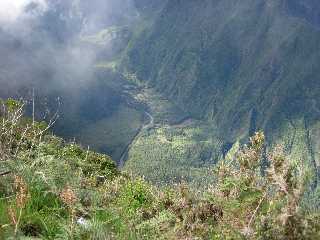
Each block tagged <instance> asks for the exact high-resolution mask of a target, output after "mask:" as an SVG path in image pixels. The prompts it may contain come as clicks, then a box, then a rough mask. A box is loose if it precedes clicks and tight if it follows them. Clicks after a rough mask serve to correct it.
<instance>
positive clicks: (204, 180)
mask: <svg viewBox="0 0 320 240" xmlns="http://www.w3.org/2000/svg"><path fill="white" fill-rule="evenodd" d="M187 121H188V120H187ZM214 133H215V130H214V129H213V128H212V127H210V126H209V125H206V124H204V123H201V122H199V121H193V122H190V123H189V124H186V125H184V124H183V123H182V124H178V125H161V126H158V127H156V128H154V129H151V130H147V131H144V132H143V134H141V135H140V136H139V137H138V138H137V139H136V140H135V141H134V143H133V144H132V146H131V149H130V151H129V154H128V160H127V162H126V165H125V169H126V170H127V171H131V172H132V173H134V174H137V175H139V176H145V178H146V179H147V180H149V181H151V182H153V183H154V184H158V185H164V184H168V183H170V184H171V183H175V182H181V180H184V181H186V182H188V183H192V184H194V185H205V186H207V185H208V181H209V182H210V179H212V175H211V174H210V169H211V168H212V166H213V165H214V164H215V163H216V162H217V161H218V159H219V158H220V157H221V156H220V151H219V150H220V148H221V146H220V144H221V143H219V142H215V136H214ZM217 149H218V150H217Z"/></svg>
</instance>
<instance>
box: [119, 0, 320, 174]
mask: <svg viewBox="0 0 320 240" xmlns="http://www.w3.org/2000/svg"><path fill="white" fill-rule="evenodd" d="M318 19H319V4H318V3H317V2H316V1H299V0H295V1H283V0H276V1H264V0H242V1H237V0H224V1H219V0H215V1H211V0H203V1H196V0H190V1H187V2H186V1H179V0H173V1H169V2H168V3H167V5H166V6H165V8H164V9H163V11H162V12H161V13H160V14H159V15H158V17H157V18H156V20H155V22H154V24H153V25H152V26H151V27H150V28H148V29H146V30H145V31H144V32H143V33H142V34H140V35H139V37H138V38H137V39H136V40H135V44H134V45H133V46H132V47H131V48H130V49H129V50H128V57H127V59H126V61H125V65H126V67H127V70H128V71H130V72H133V73H135V74H136V75H137V78H138V79H140V80H142V81H143V82H145V83H147V84H148V85H149V86H151V87H153V88H155V89H156V90H157V91H158V92H160V93H161V94H163V95H164V96H166V97H168V98H169V99H170V100H172V101H173V102H174V103H176V104H177V105H178V106H179V107H181V108H182V109H183V110H185V111H186V112H189V113H190V114H191V115H192V116H193V117H194V118H198V119H199V118H200V119H206V120H208V121H210V122H211V123H212V124H213V125H215V126H217V128H218V129H219V131H220V133H219V138H221V139H222V140H223V141H224V142H225V143H234V142H235V141H236V140H237V139H239V138H240V139H243V138H245V137H246V136H247V135H250V134H252V133H253V132H254V131H256V130H257V129H263V130H265V131H266V133H267V134H268V136H267V139H268V141H269V142H270V143H275V142H277V141H284V142H285V143H286V144H287V145H288V150H289V151H291V153H292V154H295V155H296V156H298V157H300V156H302V155H305V154H307V155H308V156H309V160H308V162H309V163H310V164H312V166H313V167H315V168H318V166H319V156H316V154H315V153H316V152H317V151H316V149H315V147H316V146H317V141H318V140H317V137H318V136H319V131H317V130H316V129H317V126H318V123H319V121H318V120H319V119H320V97H319V94H318V93H319V90H320V82H319V80H318V76H319V74H320V68H319V63H320V52H319V51H318V50H319V42H320V41H319V40H320V31H319V29H318V26H319V20H318ZM289 132H290V133H289ZM289 143H291V144H289Z"/></svg>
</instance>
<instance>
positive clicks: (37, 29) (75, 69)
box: [0, 0, 139, 138]
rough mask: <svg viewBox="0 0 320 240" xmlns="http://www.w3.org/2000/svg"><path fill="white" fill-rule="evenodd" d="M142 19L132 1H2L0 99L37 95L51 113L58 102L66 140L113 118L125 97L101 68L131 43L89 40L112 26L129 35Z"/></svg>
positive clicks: (59, 126)
mask: <svg viewBox="0 0 320 240" xmlns="http://www.w3.org/2000/svg"><path fill="white" fill-rule="evenodd" d="M138 18H139V14H138V11H137V9H136V7H135V4H134V1H133V0H91V1H88V0H14V1H13V0H1V1H0V85H1V87H0V98H8V97H14V98H20V97H23V98H26V99H30V97H31V94H32V92H33V91H34V92H35V94H36V107H37V108H38V109H39V111H43V109H44V107H43V106H44V105H45V107H46V108H48V109H49V110H50V111H52V112H55V110H56V107H57V106H56V105H57V104H56V99H57V98H59V99H60V100H61V105H62V106H60V110H59V111H60V119H59V120H58V122H57V124H56V127H55V130H56V132H57V133H58V134H60V135H63V136H64V137H67V138H69V137H70V138H72V137H73V136H74V135H75V134H76V133H77V132H79V128H83V127H84V126H85V125H87V124H89V123H92V122H94V121H98V120H99V119H102V118H105V117H108V116H110V115H112V112H113V111H116V108H117V106H118V105H119V104H121V101H122V100H121V96H120V94H119V93H118V92H117V90H116V89H113V88H112V87H110V85H112V84H109V85H108V84H107V83H108V82H110V81H113V80H112V79H113V78H114V76H112V75H111V74H110V73H108V72H106V70H103V71H101V70H98V69H97V68H96V65H97V63H99V62H105V61H111V60H113V58H114V57H116V55H117V54H118V53H119V49H121V45H123V46H125V45H126V42H125V41H127V40H128V39H124V40H123V39H111V40H110V39H102V41H104V42H103V43H99V44H96V43H94V42H90V41H84V39H87V38H90V37H92V36H95V35H97V34H98V33H99V32H100V31H101V30H104V29H107V28H109V27H120V28H121V27H125V28H126V29H128V32H130V26H132V25H133V24H134V22H135V21H137V20H138ZM123 41H124V43H123ZM45 111H47V110H45ZM46 116H47V115H46Z"/></svg>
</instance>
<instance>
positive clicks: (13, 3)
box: [0, 0, 46, 23]
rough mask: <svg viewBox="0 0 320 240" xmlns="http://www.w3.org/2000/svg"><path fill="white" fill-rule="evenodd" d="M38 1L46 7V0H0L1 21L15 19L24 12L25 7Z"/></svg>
mask: <svg viewBox="0 0 320 240" xmlns="http://www.w3.org/2000/svg"><path fill="white" fill-rule="evenodd" d="M31 2H36V3H39V4H41V5H40V6H42V7H45V5H46V4H45V1H44V0H0V22H2V23H6V22H12V21H15V20H16V19H17V18H18V17H19V16H20V15H21V14H22V13H23V9H24V7H25V6H26V5H27V4H29V3H31Z"/></svg>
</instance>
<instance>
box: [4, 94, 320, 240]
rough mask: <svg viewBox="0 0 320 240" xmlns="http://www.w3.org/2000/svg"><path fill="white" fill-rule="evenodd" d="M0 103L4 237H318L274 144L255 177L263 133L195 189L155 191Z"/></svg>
mask: <svg viewBox="0 0 320 240" xmlns="http://www.w3.org/2000/svg"><path fill="white" fill-rule="evenodd" d="M2 106H3V108H2V109H1V115H0V116H1V122H2V125H1V131H0V134H1V139H0V140H1V141H0V147H1V148H0V149H1V155H0V156H1V161H0V178H1V181H0V214H1V217H0V238H1V239H98V240H99V239H101V240H105V239H123V240H125V239H279V240H281V239H292V240H295V239H297V240H298V239H310V240H311V239H318V238H319V237H320V229H319V226H320V225H319V223H320V212H319V208H317V207H316V205H312V204H310V203H309V204H307V205H306V199H307V197H310V195H308V194H307V193H308V186H309V179H310V177H309V175H308V171H306V170H305V168H304V166H301V165H300V164H297V163H295V162H294V161H292V160H290V159H288V158H287V157H286V156H285V153H284V151H283V148H282V147H280V146H278V147H276V148H274V149H273V150H272V151H270V152H269V153H268V154H267V159H268V162H269V167H267V168H266V169H265V170H262V168H261V167H260V166H262V165H261V161H262V160H263V158H264V157H263V155H264V154H263V152H264V151H263V150H264V146H265V145H264V135H263V134H262V133H256V134H255V135H254V136H253V137H252V138H251V139H250V142H249V144H248V145H247V146H243V147H241V148H240V150H239V151H238V152H237V154H234V155H233V157H232V156H229V158H228V160H223V161H220V162H219V164H217V165H216V167H214V166H213V165H212V172H213V173H214V174H213V175H212V177H211V176H210V177H211V178H212V180H213V181H212V182H213V183H212V184H208V186H206V187H205V188H202V190H194V189H192V188H191V187H189V186H188V185H187V184H186V183H183V182H182V183H180V184H178V185H173V186H170V187H165V188H158V187H154V186H152V185H150V184H149V183H148V182H147V181H146V180H144V179H141V178H137V177H132V176H128V175H127V174H125V173H121V172H119V171H118V170H117V169H116V167H115V164H114V163H113V161H112V160H111V159H110V158H109V157H108V156H106V155H102V154H97V153H94V152H91V151H88V150H85V149H82V148H81V147H80V146H78V145H75V144H72V143H65V142H64V141H63V140H62V139H60V138H57V137H55V136H52V135H50V134H47V133H46V132H45V131H46V130H47V126H46V125H45V124H44V123H37V122H33V121H32V120H29V119H25V118H22V115H21V114H22V113H23V103H19V102H16V101H13V100H8V101H3V104H2ZM189 131H191V130H189ZM192 131H194V130H192ZM193 134H195V133H193ZM179 141H185V140H182V139H180V140H179ZM179 141H175V144H178V145H179V143H180V142H179ZM187 144H188V143H187ZM261 173H263V174H261ZM208 177H209V176H208ZM316 194H317V192H314V195H313V198H315V199H317V198H318V197H319V196H317V195H316Z"/></svg>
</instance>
